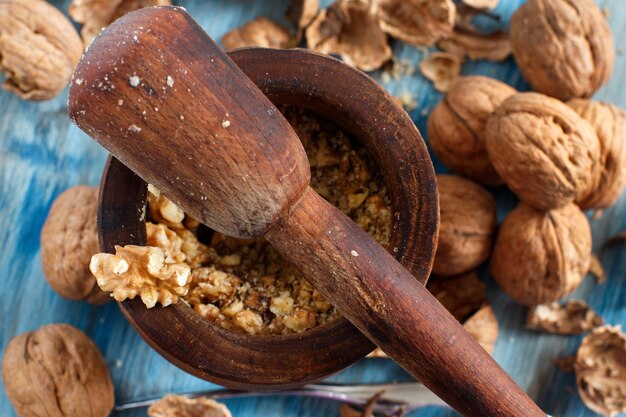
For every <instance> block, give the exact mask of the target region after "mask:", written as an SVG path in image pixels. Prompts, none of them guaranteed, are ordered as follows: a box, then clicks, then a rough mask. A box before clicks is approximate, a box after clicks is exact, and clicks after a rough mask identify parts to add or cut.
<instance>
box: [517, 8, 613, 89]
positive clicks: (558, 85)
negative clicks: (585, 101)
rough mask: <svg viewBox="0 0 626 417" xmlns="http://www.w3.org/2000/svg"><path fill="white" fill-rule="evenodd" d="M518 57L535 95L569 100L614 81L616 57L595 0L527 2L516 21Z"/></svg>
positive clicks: (518, 11) (610, 36) (611, 38)
mask: <svg viewBox="0 0 626 417" xmlns="http://www.w3.org/2000/svg"><path fill="white" fill-rule="evenodd" d="M511 45H512V47H513V55H514V56H515V60H516V62H517V65H518V66H519V68H520V70H521V71H522V74H523V75H524V78H525V79H526V81H528V83H529V84H530V85H531V86H532V87H533V89H534V90H536V91H538V92H540V93H544V94H548V95H550V96H553V97H556V98H559V99H561V100H569V99H571V98H575V97H589V96H591V95H592V94H593V93H594V92H595V91H596V90H597V89H598V88H600V87H601V86H602V85H603V84H604V83H606V82H607V80H608V79H609V77H610V75H611V72H612V71H613V62H614V60H615V53H614V51H613V37H612V35H611V30H610V28H609V25H608V23H607V21H606V19H605V17H604V16H603V15H602V12H601V11H600V8H599V7H598V6H597V5H596V3H595V2H594V0H576V1H573V0H528V2H526V3H525V4H523V5H522V6H521V7H520V8H519V9H518V10H517V11H516V12H515V13H514V14H513V17H512V18H511Z"/></svg>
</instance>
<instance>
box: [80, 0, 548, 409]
mask: <svg viewBox="0 0 626 417" xmlns="http://www.w3.org/2000/svg"><path fill="white" fill-rule="evenodd" d="M69 113H70V117H71V118H72V120H73V121H74V122H75V123H76V124H78V125H79V127H80V128H81V129H83V130H84V131H86V132H87V133H88V134H89V135H90V136H92V137H93V138H94V139H96V140H97V141H98V142H99V143H101V144H102V145H103V146H104V147H105V148H107V149H108V150H109V151H110V152H111V153H112V154H113V155H115V156H116V157H117V158H118V159H120V160H121V161H122V162H123V163H124V164H126V165H127V166H128V167H129V168H131V169H132V170H133V171H135V172H136V173H137V174H138V175H139V176H141V177H142V178H143V179H144V180H146V181H148V182H150V183H152V184H154V185H155V186H157V187H158V188H159V189H161V190H162V191H163V192H164V193H166V194H167V195H168V197H170V198H172V199H173V200H174V202H175V203H177V204H179V205H180V206H181V207H182V208H183V209H184V210H185V211H187V212H188V213H190V214H191V215H192V216H193V217H195V218H197V219H198V220H200V221H202V222H203V223H205V224H206V225H208V226H210V227H212V228H214V229H216V230H218V231H221V232H224V233H226V234H229V235H231V236H237V237H247V236H260V235H265V236H266V237H267V238H268V239H269V241H270V242H271V243H272V244H273V245H274V246H275V247H277V248H278V249H279V250H280V251H281V253H282V254H283V255H284V256H285V258H286V259H288V260H289V261H290V262H292V263H293V264H294V265H295V266H296V267H297V268H299V269H300V270H301V271H302V272H303V274H304V275H305V276H306V277H310V279H311V281H312V283H313V285H314V286H316V287H317V288H318V289H319V290H320V291H321V292H322V294H323V295H324V296H325V297H327V298H328V299H329V300H331V301H332V302H333V304H335V306H336V307H337V308H338V309H339V311H341V312H342V313H343V314H344V315H345V316H346V317H347V318H348V319H349V320H351V321H352V322H353V323H354V324H356V325H357V327H358V328H359V329H360V330H361V331H362V332H363V333H364V334H365V335H367V336H368V337H370V338H371V339H372V340H373V341H375V342H376V343H377V344H378V345H379V346H380V347H381V348H382V349H383V350H385V351H386V352H387V353H388V354H389V355H390V356H391V357H392V358H394V359H395V360H396V361H397V362H398V363H399V364H401V365H402V366H404V367H405V368H406V369H407V370H408V371H409V372H410V373H411V374H412V375H414V376H415V377H416V378H418V379H420V380H422V381H423V382H424V383H425V384H426V385H427V386H428V387H429V388H431V389H432V390H433V391H435V392H436V393H437V394H438V395H440V397H441V398H442V399H444V400H445V401H447V402H448V403H449V404H450V405H452V406H453V407H455V408H457V410H459V411H460V412H461V413H464V414H465V415H468V416H481V417H484V416H493V417H496V416H498V417H501V416H513V417H534V416H542V415H543V414H542V413H541V411H540V410H539V409H538V407H537V406H536V405H534V403H533V402H532V400H530V398H528V396H527V395H526V394H525V393H524V392H523V391H522V390H521V389H520V388H519V387H517V386H516V385H515V383H514V382H513V381H512V380H511V379H510V378H509V376H508V375H506V373H505V372H504V371H503V370H502V369H501V368H500V367H499V366H498V365H497V364H496V363H495V361H493V359H491V357H490V356H489V355H488V354H487V353H486V352H484V351H483V350H482V348H481V347H480V346H479V345H478V344H477V343H476V342H475V341H473V340H472V339H471V337H470V336H469V335H468V334H467V333H466V332H465V331H464V330H463V328H462V327H461V326H460V324H459V323H458V322H456V321H455V320H454V318H453V317H452V316H451V315H450V314H449V313H448V312H447V311H446V310H445V309H444V308H443V307H442V306H441V305H440V304H439V303H438V302H437V300H436V299H435V298H434V297H433V296H432V295H430V293H428V291H426V290H425V288H424V287H423V286H422V285H420V284H419V283H418V281H417V280H416V279H415V278H414V277H413V276H412V275H411V274H410V273H408V272H407V271H406V270H404V269H403V268H402V266H401V265H400V264H399V263H398V262H397V261H395V260H394V258H393V257H392V256H391V255H389V254H388V253H387V252H386V251H385V250H384V249H383V248H382V247H381V246H380V245H378V244H377V243H376V242H375V241H374V240H372V238H371V237H369V236H368V235H367V234H366V233H365V232H363V231H362V230H361V229H359V228H358V227H357V226H356V225H355V224H354V223H353V222H352V221H351V220H349V219H348V218H347V217H345V216H344V215H343V214H341V213H340V212H339V211H338V210H337V209H335V208H334V207H332V206H331V205H330V204H328V203H327V202H325V201H324V200H323V199H322V198H321V197H319V196H318V195H317V194H316V193H315V192H314V191H312V190H311V189H310V188H308V184H309V178H310V170H309V166H308V162H307V158H306V154H305V153H304V150H303V148H302V145H301V144H300V142H299V140H298V138H297V136H296V134H295V133H294V132H293V130H292V129H291V127H290V126H289V124H288V123H287V121H286V120H285V119H284V118H283V117H282V115H281V114H280V113H279V112H278V110H277V109H276V108H275V107H274V106H273V105H272V104H271V102H269V100H268V99H267V98H266V97H265V96H263V94H262V93H261V92H260V91H259V90H258V89H257V88H256V87H255V86H254V84H253V83H252V82H251V81H250V80H249V79H247V78H246V77H245V75H244V74H243V73H242V72H241V71H240V70H239V69H238V68H237V67H236V65H235V64H234V63H233V62H232V61H231V60H230V59H229V58H228V57H227V56H226V55H225V54H224V53H223V52H222V51H221V50H220V49H219V47H218V46H217V45H216V44H215V43H214V42H213V41H212V40H211V39H210V38H209V37H208V35H207V34H206V33H205V32H204V31H203V30H202V29H201V28H200V27H199V26H198V25H197V23H195V22H194V21H193V19H191V17H190V16H189V15H188V14H187V13H186V12H184V10H182V9H179V8H171V7H169V8H147V9H142V10H139V11H137V12H134V13H131V14H129V15H126V16H124V17H123V18H121V19H119V20H118V21H116V22H115V23H114V24H113V25H111V26H109V28H107V29H106V30H105V31H104V32H103V33H102V34H101V35H100V36H99V37H98V38H97V39H96V40H95V41H94V42H93V43H92V45H91V46H90V48H89V50H88V51H87V52H86V53H85V56H84V57H83V58H82V60H81V62H80V63H79V65H78V67H77V69H76V71H75V74H74V79H73V82H72V86H71V89H70V98H69Z"/></svg>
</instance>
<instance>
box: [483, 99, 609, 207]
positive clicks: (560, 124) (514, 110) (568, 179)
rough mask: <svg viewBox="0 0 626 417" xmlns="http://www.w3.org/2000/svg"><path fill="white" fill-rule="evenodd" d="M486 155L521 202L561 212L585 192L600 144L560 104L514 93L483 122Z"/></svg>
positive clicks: (587, 127) (588, 127)
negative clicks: (558, 209)
mask: <svg viewBox="0 0 626 417" xmlns="http://www.w3.org/2000/svg"><path fill="white" fill-rule="evenodd" d="M485 138H486V141H485V143H486V145H487V153H488V155H489V159H490V160H491V163H492V164H493V166H494V167H495V168H496V171H498V173H499V174H500V176H501V177H502V179H503V181H504V182H505V183H506V185H508V186H509V188H510V189H511V190H512V191H513V192H514V193H515V194H517V196H518V197H519V198H520V200H522V201H523V202H524V203H526V204H528V205H530V206H533V207H535V208H538V209H541V210H550V209H553V208H558V207H563V206H565V205H566V204H568V203H570V202H573V201H575V200H576V199H577V198H580V197H581V196H583V195H585V194H586V193H588V192H589V189H590V188H591V187H593V186H594V185H595V184H596V181H597V180H596V178H597V176H599V174H600V173H599V171H600V170H599V165H600V164H599V160H600V144H599V141H598V137H597V135H596V133H595V131H594V130H593V127H592V126H591V125H590V124H589V122H587V121H586V120H584V119H582V118H581V117H580V116H579V115H578V114H577V113H576V112H575V111H573V110H572V109H571V108H570V107H568V106H567V105H565V104H564V103H562V102H560V101H558V100H556V99H553V98H550V97H548V96H545V95H543V94H539V93H518V94H515V95H513V96H511V97H509V98H507V99H506V100H504V102H503V103H502V104H501V105H500V106H499V107H498V108H497V109H496V110H495V111H494V112H493V114H492V115H491V117H490V118H489V120H488V121H487V129H486V136H485Z"/></svg>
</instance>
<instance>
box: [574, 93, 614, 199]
mask: <svg viewBox="0 0 626 417" xmlns="http://www.w3.org/2000/svg"><path fill="white" fill-rule="evenodd" d="M567 104H568V105H569V106H570V107H571V108H573V109H574V111H576V113H578V114H579V115H580V116H581V117H582V118H583V119H585V120H587V121H588V122H589V123H591V126H592V127H593V128H594V130H595V131H596V134H597V136H598V139H599V141H600V164H599V167H600V168H599V171H600V174H599V175H598V177H597V183H595V184H594V185H593V186H591V187H590V188H589V189H588V190H587V192H586V193H585V194H584V195H583V196H582V197H580V198H578V200H577V201H576V203H577V204H578V205H579V206H580V207H581V208H582V209H583V210H586V209H591V208H606V207H609V206H611V205H613V204H614V203H615V202H616V201H617V199H618V198H619V196H620V195H621V194H622V191H624V186H626V112H625V111H624V110H622V109H620V108H619V107H617V106H614V105H612V104H608V103H602V102H600V101H592V100H585V99H579V98H577V99H573V100H570V101H569V102H568V103H567Z"/></svg>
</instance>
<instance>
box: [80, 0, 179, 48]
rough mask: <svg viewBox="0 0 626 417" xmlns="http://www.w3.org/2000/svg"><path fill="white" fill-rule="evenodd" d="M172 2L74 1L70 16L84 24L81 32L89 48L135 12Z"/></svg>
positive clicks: (160, 0)
mask: <svg viewBox="0 0 626 417" xmlns="http://www.w3.org/2000/svg"><path fill="white" fill-rule="evenodd" d="M171 4H172V2H171V1H170V0H72V3H71V4H70V7H69V9H68V13H69V15H70V16H71V17H72V19H74V20H75V21H76V22H78V23H82V24H83V28H82V30H81V31H80V33H81V35H82V37H83V42H84V44H85V46H89V45H90V44H91V42H92V41H93V40H94V39H95V37H96V36H98V35H99V34H100V32H101V31H102V29H104V28H105V27H107V26H109V25H110V24H111V23H113V22H114V21H115V20H117V19H119V18H120V17H122V16H124V15H125V14H127V13H130V12H132V11H135V10H139V9H142V8H144V7H150V6H169V5H171Z"/></svg>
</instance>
